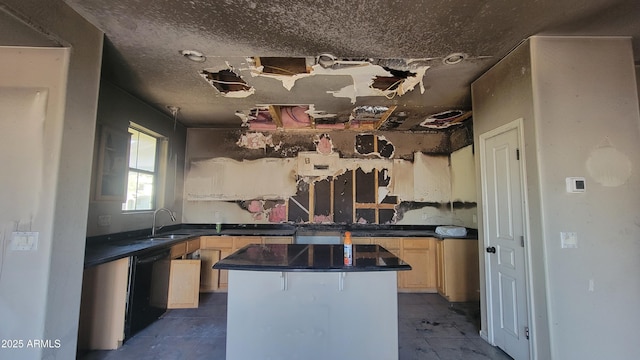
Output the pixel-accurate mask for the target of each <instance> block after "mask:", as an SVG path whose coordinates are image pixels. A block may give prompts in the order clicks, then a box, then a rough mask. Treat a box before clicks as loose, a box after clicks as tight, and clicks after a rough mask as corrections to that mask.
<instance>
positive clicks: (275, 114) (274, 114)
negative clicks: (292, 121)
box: [269, 105, 283, 128]
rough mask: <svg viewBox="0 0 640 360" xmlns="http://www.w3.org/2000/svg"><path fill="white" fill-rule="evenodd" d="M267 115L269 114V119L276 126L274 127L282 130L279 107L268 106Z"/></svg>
mask: <svg viewBox="0 0 640 360" xmlns="http://www.w3.org/2000/svg"><path fill="white" fill-rule="evenodd" d="M269 113H270V114H271V118H272V119H273V122H274V123H275V124H276V127H278V128H282V127H283V126H282V110H281V109H280V106H278V105H269Z"/></svg>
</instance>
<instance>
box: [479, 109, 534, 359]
mask: <svg viewBox="0 0 640 360" xmlns="http://www.w3.org/2000/svg"><path fill="white" fill-rule="evenodd" d="M513 129H515V130H516V133H517V137H518V149H519V150H520V160H519V161H518V164H519V166H518V168H519V170H520V192H521V194H520V196H521V199H522V217H523V219H522V226H523V231H524V234H523V236H524V238H525V241H524V276H525V282H524V283H525V294H526V299H524V301H525V306H526V312H527V323H528V324H529V334H530V338H529V358H530V359H536V348H537V344H536V338H535V336H532V335H533V334H535V331H534V328H535V326H536V323H535V320H534V319H535V316H534V313H533V309H534V307H533V294H532V291H531V289H533V284H532V282H531V281H532V280H531V273H532V269H531V262H532V261H531V244H530V239H531V236H530V234H531V231H530V224H529V205H528V204H529V200H528V197H527V194H528V191H527V176H526V175H527V172H526V153H525V146H524V144H525V141H524V119H523V118H518V119H516V120H514V121H511V122H509V123H507V124H504V125H501V126H499V127H497V128H495V129H492V130H489V131H487V132H485V133H483V134H480V135H479V137H478V143H479V144H478V147H479V149H478V150H479V151H478V159H479V162H480V184H481V197H482V213H483V216H482V219H481V220H482V227H483V228H482V242H481V243H480V242H479V244H478V246H479V251H480V254H482V255H481V259H480V260H481V261H482V263H483V264H484V281H485V286H484V288H485V294H484V295H485V296H484V300H485V310H486V319H487V322H486V329H487V331H486V333H483V331H481V332H480V336H481V337H482V338H484V339H485V340H486V341H487V342H489V343H490V344H491V345H494V346H495V340H494V337H495V333H494V330H495V326H494V324H493V299H492V291H491V290H490V289H491V288H492V286H493V284H492V282H491V266H490V262H489V257H488V256H487V255H488V253H487V252H486V251H485V248H486V246H487V245H486V239H487V238H488V234H487V231H488V230H487V229H488V224H487V216H486V214H488V212H489V209H488V208H487V206H488V205H487V204H488V201H487V181H486V176H485V173H486V171H487V164H486V162H485V159H484V153H485V150H486V148H485V146H486V141H487V139H489V138H492V137H494V136H497V135H500V134H503V133H505V132H507V131H510V130H513Z"/></svg>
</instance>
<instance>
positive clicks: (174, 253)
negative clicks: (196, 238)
mask: <svg viewBox="0 0 640 360" xmlns="http://www.w3.org/2000/svg"><path fill="white" fill-rule="evenodd" d="M186 253H187V242H186V241H185V242H181V243H180V244H176V245H173V246H172V247H171V258H172V259H175V258H179V257H181V256H182V255H184V254H186Z"/></svg>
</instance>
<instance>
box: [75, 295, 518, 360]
mask: <svg viewBox="0 0 640 360" xmlns="http://www.w3.org/2000/svg"><path fill="white" fill-rule="evenodd" d="M398 312H399V320H398V321H399V322H398V332H399V334H398V336H399V354H400V360H418V359H434V360H437V359H441V360H450V359H465V360H467V359H470V360H476V359H477V360H480V359H492V360H496V359H498V360H499V359H505V360H507V359H511V358H510V357H509V356H507V355H506V354H505V353H504V352H502V351H501V350H500V349H498V348H495V347H493V346H491V345H489V344H487V343H486V342H485V341H484V340H482V339H480V336H479V335H478V330H479V317H480V309H479V304H478V303H454V304H450V303H449V302H447V301H446V300H444V299H443V298H442V297H441V296H440V295H437V294H398ZM226 321H227V296H226V294H223V293H217V294H201V296H200V307H199V308H198V309H184V310H182V309H181V310H169V311H167V313H165V314H164V315H163V317H162V318H160V319H159V320H158V321H156V322H155V323H153V324H151V325H150V326H149V327H147V328H146V329H144V330H142V331H141V332H139V333H138V334H136V335H135V336H134V337H132V338H131V339H129V340H128V341H127V342H126V343H125V344H124V345H123V346H122V347H121V348H120V349H118V350H113V351H92V352H89V353H86V354H83V355H82V356H79V359H83V360H116V359H118V360H119V359H135V360H146V359H149V360H164V359H167V360H177V359H205V358H206V359H220V360H222V359H224V358H225V341H226V326H227V322H226Z"/></svg>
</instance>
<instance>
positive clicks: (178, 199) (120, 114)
mask: <svg viewBox="0 0 640 360" xmlns="http://www.w3.org/2000/svg"><path fill="white" fill-rule="evenodd" d="M97 118H98V120H97V121H98V129H97V131H96V141H95V145H96V146H95V149H94V159H97V153H98V143H99V141H98V139H99V138H100V127H101V126H103V125H106V126H109V127H110V128H112V129H116V130H119V131H122V132H126V131H127V128H128V127H129V122H130V121H131V122H134V123H136V124H138V125H141V126H143V127H145V128H147V129H149V130H152V131H154V132H156V133H157V134H159V135H162V136H163V137H164V138H165V139H164V140H163V141H160V142H159V143H158V144H159V146H163V147H165V148H166V156H165V157H163V158H161V161H162V162H163V165H162V166H160V169H164V170H161V176H160V178H161V180H163V182H162V183H161V184H160V186H159V190H158V191H159V194H158V198H157V201H158V205H159V206H165V207H168V208H170V209H171V210H173V211H175V212H176V213H177V216H176V218H178V219H180V218H181V217H182V192H183V191H182V188H183V179H184V152H185V138H186V129H185V127H184V126H183V125H182V124H180V123H179V122H178V123H177V125H176V128H175V130H174V126H173V125H174V120H173V118H172V117H169V116H167V115H166V114H164V113H162V112H160V111H157V110H156V109H154V108H152V107H151V106H149V105H148V104H146V103H143V102H142V101H140V100H138V99H137V98H135V97H133V96H131V95H130V94H128V93H126V92H125V91H123V90H121V89H120V88H118V87H116V86H114V85H112V84H110V83H109V82H107V81H102V83H101V85H100V99H99V103H98V116H97ZM178 120H179V115H178ZM96 167H97V161H94V163H93V168H94V169H93V177H92V187H91V198H90V203H89V215H88V221H87V236H94V235H101V234H109V233H116V232H122V231H128V230H138V229H146V228H151V223H152V221H153V212H148V211H147V212H136V213H128V214H127V213H123V212H122V202H121V201H97V200H96V198H95V181H96ZM105 215H106V216H107V217H108V218H109V219H110V220H109V222H110V225H107V226H99V225H98V217H99V216H105ZM169 223H170V220H169V218H168V216H167V215H166V214H161V215H159V217H158V224H159V225H161V224H169Z"/></svg>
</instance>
